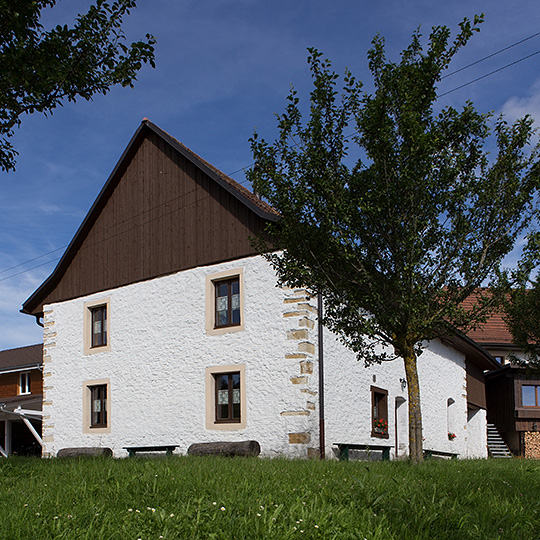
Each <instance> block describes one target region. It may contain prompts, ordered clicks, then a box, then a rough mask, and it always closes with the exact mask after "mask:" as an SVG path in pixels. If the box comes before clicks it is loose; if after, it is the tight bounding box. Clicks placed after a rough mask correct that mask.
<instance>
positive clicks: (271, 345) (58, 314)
mask: <svg viewBox="0 0 540 540" xmlns="http://www.w3.org/2000/svg"><path fill="white" fill-rule="evenodd" d="M238 268H242V269H243V272H244V275H243V277H244V290H245V298H244V305H245V313H244V322H245V329H244V330H243V331H240V332H235V333H226V334H224V335H207V333H206V331H205V310H206V302H205V280H206V275H207V274H214V273H217V272H220V271H224V270H228V269H238ZM295 294H296V293H295V292H294V291H284V290H282V289H279V288H277V287H276V286H275V278H274V275H273V272H272V270H271V268H270V266H269V265H268V264H267V263H266V262H265V261H264V260H263V259H262V258H260V257H251V258H247V259H243V260H237V261H233V262H230V263H224V264H219V265H214V266H212V267H203V268H195V269H192V270H188V271H184V272H179V273H177V274H174V275H170V276H166V277H160V278H157V279H154V280H150V281H146V282H141V283H135V284H132V285H129V286H126V287H121V288H118V289H115V290H111V291H107V292H105V293H103V294H94V295H91V296H88V297H83V298H78V299H75V300H71V301H67V302H62V303H57V304H53V305H50V306H46V307H45V324H46V328H45V332H44V345H45V351H46V352H45V369H44V375H45V389H44V392H45V400H44V413H45V420H44V433H43V435H44V441H45V448H44V455H52V456H54V455H56V453H57V452H58V450H60V449H61V448H66V447H77V446H105V447H110V448H112V449H113V451H114V453H115V455H117V456H121V455H126V453H125V451H123V450H122V447H123V446H130V445H163V444H178V445H179V446H180V448H179V452H180V453H185V452H186V451H187V448H188V446H189V445H190V444H192V443H195V442H210V441H216V440H225V441H226V440H232V441H238V440H248V439H254V440H257V441H259V443H260V444H261V448H262V453H263V455H279V454H284V455H288V456H299V457H305V456H306V449H307V448H309V446H310V444H309V441H306V440H305V438H306V437H305V436H304V438H303V439H302V437H301V436H298V437H297V439H298V438H299V439H300V440H302V442H300V443H297V442H295V440H296V439H294V437H293V439H292V440H293V442H292V443H291V442H289V441H290V437H289V434H291V433H292V434H305V433H310V432H312V431H313V429H314V426H312V425H311V424H312V423H313V422H314V421H316V412H315V411H314V410H309V409H308V408H307V405H308V399H307V398H306V396H308V394H307V393H306V392H311V386H310V385H311V384H312V381H315V385H316V379H315V378H314V376H313V375H306V376H305V378H301V380H300V381H298V380H296V377H300V376H301V375H302V373H301V366H300V361H301V360H304V361H305V360H306V358H307V359H308V360H309V359H311V357H312V356H313V355H312V354H310V353H309V352H307V353H298V347H299V343H301V342H304V341H305V340H298V339H293V337H292V336H288V334H287V332H288V331H290V330H291V328H294V327H295V326H298V325H299V321H300V317H284V316H283V315H284V312H285V311H287V309H289V307H290V306H293V307H294V308H296V306H297V305H298V303H299V300H295V299H294V297H295ZM296 296H297V295H296ZM291 297H292V299H291ZM105 298H108V299H109V302H110V304H109V313H108V317H109V325H110V333H109V337H108V341H109V344H110V351H106V352H98V353H94V354H90V355H84V354H83V313H84V309H85V308H84V304H85V303H86V302H89V301H94V300H100V299H105ZM287 302H289V303H287ZM288 338H289V339H288ZM313 352H315V351H314V350H313ZM286 355H289V356H292V358H290V357H286ZM231 364H243V365H245V369H246V396H247V423H246V428H245V429H241V430H232V431H214V430H207V429H206V426H205V369H206V368H207V367H209V366H222V365H223V366H224V365H231ZM107 378H108V379H110V395H109V409H110V411H109V423H110V433H99V434H98V433H83V403H82V402H83V388H82V383H83V381H88V380H94V379H107ZM309 401H310V402H313V399H311V398H310V400H309Z"/></svg>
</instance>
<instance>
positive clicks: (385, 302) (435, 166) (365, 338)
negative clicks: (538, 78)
mask: <svg viewBox="0 0 540 540" xmlns="http://www.w3.org/2000/svg"><path fill="white" fill-rule="evenodd" d="M481 22H482V16H480V17H478V16H477V17H475V18H474V20H473V21H469V20H468V19H464V20H463V22H462V23H461V24H460V31H459V33H458V34H457V36H456V37H455V39H454V40H453V41H451V40H450V30H449V29H448V28H447V27H444V26H439V27H434V28H433V29H432V31H431V34H430V36H429V40H428V43H427V46H426V47H425V49H424V46H423V45H422V36H421V34H420V32H419V31H417V32H415V33H414V34H413V36H412V41H411V44H410V45H409V46H408V47H407V48H406V49H405V50H404V51H403V52H402V54H401V59H400V61H399V62H391V61H389V60H388V59H387V58H386V56H385V43H384V39H383V38H382V37H380V36H377V37H375V39H374V40H373V43H372V48H371V49H370V51H369V52H368V60H369V68H370V71H371V74H372V76H373V83H374V91H373V92H372V93H369V92H364V91H363V90H362V85H361V83H360V82H358V81H357V80H356V79H355V78H354V76H353V75H352V74H351V73H350V72H346V73H345V75H344V78H343V85H342V91H341V92H339V91H338V90H337V86H338V84H339V76H338V75H337V74H336V73H335V72H334V71H332V69H331V64H330V62H329V61H328V60H326V59H324V58H323V57H322V55H321V53H320V52H318V51H317V50H315V49H309V53H310V54H309V57H308V63H309V67H310V69H311V74H312V79H313V90H312V92H311V94H310V99H309V114H308V117H307V119H306V120H304V118H303V115H302V108H301V104H300V99H299V97H298V95H297V93H296V91H295V90H294V89H293V90H292V91H291V93H290V95H289V97H288V105H287V107H286V110H285V112H284V113H283V114H282V115H280V116H279V117H278V127H279V136H278V138H277V140H276V141H275V142H274V143H272V144H269V143H268V142H266V141H265V140H264V139H262V138H260V137H259V136H258V134H257V133H256V134H255V135H254V136H253V137H252V139H251V146H252V151H253V154H254V158H255V163H256V165H255V167H254V169H253V170H252V171H251V172H250V173H249V178H250V179H251V181H252V182H253V185H254V189H255V190H256V191H257V192H258V193H259V194H260V195H261V196H262V197H264V198H265V199H267V200H268V201H269V202H270V203H271V204H272V205H273V206H274V207H275V208H276V209H277V210H278V211H279V212H280V214H281V219H280V220H279V223H277V224H275V225H271V226H270V230H269V232H270V233H271V235H272V238H273V239H274V240H275V243H274V244H273V248H277V250H278V251H273V248H271V247H270V246H269V245H266V244H265V243H264V241H263V240H262V239H260V240H259V248H260V249H261V251H262V252H264V253H266V257H267V258H268V260H269V261H270V262H271V264H272V265H273V267H274V268H275V270H276V272H277V275H278V279H279V281H280V282H281V283H284V284H288V285H289V286H293V287H299V286H300V287H306V288H307V289H308V290H309V291H310V292H311V293H312V294H316V293H320V294H321V295H322V296H323V298H324V304H325V316H324V323H325V324H326V325H327V327H328V328H330V329H331V330H332V331H334V332H335V333H337V334H338V335H339V336H340V338H341V340H342V341H343V342H344V343H345V344H346V345H347V346H348V347H350V348H351V349H352V350H353V351H355V352H356V353H357V356H358V358H359V359H363V360H365V361H366V362H367V363H370V362H380V361H384V360H392V359H394V358H396V357H400V358H402V359H403V360H404V362H405V370H406V374H407V382H408V384H407V388H408V394H409V395H408V397H409V442H410V445H409V446H410V454H411V457H412V459H413V460H415V461H418V460H421V459H422V427H421V426H422V423H421V411H420V393H419V386H418V375H417V369H416V360H417V357H418V355H419V354H420V353H421V351H422V347H423V346H424V344H425V343H426V341H428V340H432V339H434V338H437V337H439V336H441V335H443V334H447V333H448V332H454V331H456V330H458V329H459V330H467V329H468V328H470V327H471V326H473V325H474V324H475V323H477V322H478V321H480V320H482V317H483V316H485V314H486V313H487V310H488V309H489V308H490V306H491V305H493V304H494V303H495V302H496V301H497V299H498V298H500V295H499V294H493V291H499V290H502V289H503V287H502V285H503V284H504V283H508V282H509V280H510V277H511V276H510V275H509V273H508V272H506V271H505V270H504V269H503V268H502V266H501V265H502V261H503V258H504V257H505V256H506V255H507V254H508V253H510V252H511V251H512V250H513V248H514V245H515V243H516V240H517V239H518V238H520V237H521V236H522V235H523V234H524V233H525V232H526V231H527V230H528V228H529V227H530V225H531V223H532V220H533V214H534V208H535V206H534V203H535V201H536V197H537V194H538V189H539V187H540V175H539V165H538V159H537V156H538V148H536V147H532V146H531V144H530V143H531V136H532V133H533V128H532V122H533V121H532V119H531V118H530V117H525V118H523V119H520V120H518V121H517V122H515V123H514V124H512V125H510V124H508V123H507V122H506V121H505V120H504V119H503V118H501V117H500V118H497V119H493V118H492V117H491V116H490V115H489V114H481V113H479V112H477V111H476V109H475V108H474V106H473V104H472V103H470V102H466V103H465V104H464V106H463V107H462V108H461V109H459V110H457V109H455V108H453V107H445V108H443V109H442V110H441V111H440V112H439V113H436V112H435V111H434V105H435V103H436V100H437V85H438V83H439V81H440V80H441V76H442V74H443V72H444V71H445V70H446V69H447V67H448V65H449V64H450V61H451V60H452V58H453V57H454V55H455V54H456V53H457V52H458V51H459V50H460V49H461V48H462V47H463V46H464V45H465V44H466V43H467V41H468V40H469V39H470V37H471V36H472V35H473V33H474V32H476V31H477V30H478V25H479V24H480V23H481ZM355 130H356V131H355ZM353 131H355V133H354V135H348V134H347V132H348V133H351V132H353ZM490 135H494V139H495V141H494V145H495V146H496V148H497V151H496V152H495V153H494V154H492V155H491V156H490V155H489V153H488V151H487V150H486V149H485V146H486V144H487V142H488V141H489V140H490V137H489V136H490ZM352 147H354V150H355V155H360V158H359V159H358V160H356V162H355V163H354V164H353V165H349V162H350V161H351V158H350V157H348V152H349V150H350V149H351V148H352ZM486 283H487V284H489V286H490V287H493V286H495V285H497V289H493V288H492V289H491V291H492V294H486V295H482V294H479V295H478V296H477V298H478V301H477V303H476V304H475V306H474V308H473V309H472V310H469V311H466V310H465V309H464V308H463V307H462V302H463V300H464V299H465V298H467V297H468V296H469V295H470V294H471V293H472V292H473V291H475V290H477V289H478V288H479V287H480V286H481V285H485V284H486Z"/></svg>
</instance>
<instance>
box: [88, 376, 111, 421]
mask: <svg viewBox="0 0 540 540" xmlns="http://www.w3.org/2000/svg"><path fill="white" fill-rule="evenodd" d="M90 427H92V428H96V427H97V428H104V427H107V385H106V384H98V385H96V386H90Z"/></svg>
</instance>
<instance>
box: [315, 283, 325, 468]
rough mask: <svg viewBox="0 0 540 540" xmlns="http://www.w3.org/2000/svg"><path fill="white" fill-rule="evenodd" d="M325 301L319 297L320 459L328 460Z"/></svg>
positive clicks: (319, 295)
mask: <svg viewBox="0 0 540 540" xmlns="http://www.w3.org/2000/svg"><path fill="white" fill-rule="evenodd" d="M322 316H323V300H322V295H321V294H320V293H319V294H318V295H317V319H318V321H317V324H318V339H319V341H318V350H319V457H320V459H325V458H326V453H325V433H324V347H323V324H322Z"/></svg>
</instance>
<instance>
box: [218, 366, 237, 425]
mask: <svg viewBox="0 0 540 540" xmlns="http://www.w3.org/2000/svg"><path fill="white" fill-rule="evenodd" d="M214 379H215V385H216V422H240V372H239V371H236V372H234V373H217V374H215V375H214Z"/></svg>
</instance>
